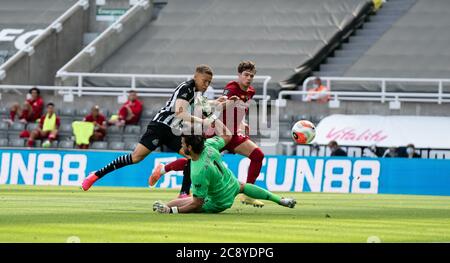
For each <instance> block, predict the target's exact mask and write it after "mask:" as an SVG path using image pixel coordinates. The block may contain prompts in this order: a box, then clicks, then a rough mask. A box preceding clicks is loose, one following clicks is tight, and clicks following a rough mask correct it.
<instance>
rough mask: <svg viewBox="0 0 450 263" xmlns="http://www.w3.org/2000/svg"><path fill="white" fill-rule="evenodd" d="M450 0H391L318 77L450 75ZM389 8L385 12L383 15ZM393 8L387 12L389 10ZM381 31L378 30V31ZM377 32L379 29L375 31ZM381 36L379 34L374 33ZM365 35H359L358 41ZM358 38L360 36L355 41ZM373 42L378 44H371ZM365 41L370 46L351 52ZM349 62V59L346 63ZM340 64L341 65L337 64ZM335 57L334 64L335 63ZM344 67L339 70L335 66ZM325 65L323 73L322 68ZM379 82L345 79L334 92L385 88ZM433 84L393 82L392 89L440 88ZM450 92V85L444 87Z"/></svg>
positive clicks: (437, 76) (419, 76) (334, 88)
mask: <svg viewBox="0 0 450 263" xmlns="http://www.w3.org/2000/svg"><path fill="white" fill-rule="evenodd" d="M449 8H450V2H449V1H445V0H432V1H426V0H391V1H388V2H387V3H385V4H384V5H383V7H382V8H381V9H380V10H379V12H378V13H377V15H374V16H372V17H371V21H370V22H368V23H366V24H364V26H363V28H362V29H360V30H358V31H357V33H356V35H355V37H350V39H349V42H348V44H346V45H343V48H342V50H338V51H336V52H335V56H334V57H330V58H328V63H327V64H325V65H324V67H322V66H321V68H320V69H321V70H320V71H318V72H315V74H316V75H322V74H323V75H324V76H343V77H348V78H352V77H370V78H377V77H378V78H424V79H447V78H448V76H449V75H450V70H449V69H450V62H449V61H450V51H449V45H448V42H449V41H450V37H449V36H448V34H446V33H445V32H446V31H447V28H448V26H450V18H449V16H448V15H447V14H448V10H449ZM383 12H384V13H383ZM386 12H387V14H386ZM377 30H378V31H377ZM374 32H375V33H374ZM372 33H373V34H380V37H379V38H378V37H376V36H375V38H374V36H373V35H372V36H371V34H372ZM358 36H359V39H356V38H357V37H358ZM355 39H356V40H355ZM370 41H372V43H370ZM361 42H364V43H365V44H366V45H367V46H365V47H360V48H361V50H362V51H363V52H362V53H360V52H358V51H357V50H353V51H351V50H349V49H351V48H354V47H356V46H355V45H359V44H358V43H361ZM343 60H347V61H348V62H344V61H343ZM330 61H331V62H332V63H340V65H337V64H332V65H330V63H329V62H330ZM333 61H334V62H333ZM333 67H334V68H335V69H336V67H337V68H340V69H339V70H334V69H332V68H333ZM322 69H323V71H322ZM380 89H381V85H380V84H379V83H370V82H367V81H357V82H355V81H348V82H346V81H340V83H336V84H334V85H333V86H332V90H333V91H371V92H373V91H379V90H380ZM437 90H438V88H437V84H433V83H421V82H416V83H387V85H386V91H390V92H415V93H424V92H430V91H433V92H437ZM442 91H443V92H447V93H448V92H450V83H449V82H446V83H443V85H442Z"/></svg>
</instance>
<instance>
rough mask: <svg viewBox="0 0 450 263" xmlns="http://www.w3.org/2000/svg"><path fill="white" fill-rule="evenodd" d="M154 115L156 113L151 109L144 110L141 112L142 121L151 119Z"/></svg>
mask: <svg viewBox="0 0 450 263" xmlns="http://www.w3.org/2000/svg"><path fill="white" fill-rule="evenodd" d="M156 113H157V111H155V110H153V109H146V110H144V111H143V112H142V118H143V119H152V118H153V117H154V116H155V114H156Z"/></svg>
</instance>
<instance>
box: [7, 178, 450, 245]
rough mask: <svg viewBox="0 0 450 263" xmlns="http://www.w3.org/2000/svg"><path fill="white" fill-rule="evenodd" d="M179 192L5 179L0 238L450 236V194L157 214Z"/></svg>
mask: <svg viewBox="0 0 450 263" xmlns="http://www.w3.org/2000/svg"><path fill="white" fill-rule="evenodd" d="M176 194H177V192H176V191H173V190H171V191H169V190H153V189H152V190H150V189H145V188H107V187H94V188H93V189H91V190H90V191H88V192H81V191H80V190H79V189H78V188H75V187H50V186H45V187H37V186H10V185H0V242H66V240H67V238H68V237H70V236H77V237H79V238H80V240H81V242H183V243H184V242H366V241H367V238H368V237H370V236H377V237H378V238H379V239H380V240H381V242H449V241H450V197H437V196H408V195H362V194H325V193H287V194H286V195H288V196H292V197H295V198H296V199H297V201H298V204H297V207H296V208H295V209H289V208H285V207H281V206H278V205H276V204H273V203H270V202H269V201H266V202H265V203H266V206H265V207H263V208H254V207H250V206H245V205H242V204H240V203H239V202H238V201H236V202H235V204H234V206H233V207H232V208H230V209H229V210H227V211H225V212H223V213H220V214H183V215H182V214H176V215H174V214H164V215H162V214H157V213H155V212H153V211H152V209H151V206H152V203H153V201H155V200H163V201H168V200H170V199H172V198H173V197H175V196H176Z"/></svg>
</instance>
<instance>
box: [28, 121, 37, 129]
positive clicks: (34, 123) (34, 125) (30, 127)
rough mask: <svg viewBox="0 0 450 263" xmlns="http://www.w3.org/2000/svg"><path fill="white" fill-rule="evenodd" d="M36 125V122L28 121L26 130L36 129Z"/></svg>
mask: <svg viewBox="0 0 450 263" xmlns="http://www.w3.org/2000/svg"><path fill="white" fill-rule="evenodd" d="M38 126H39V124H38V123H36V122H30V123H28V124H27V130H28V131H34V130H36V128H37V127H38Z"/></svg>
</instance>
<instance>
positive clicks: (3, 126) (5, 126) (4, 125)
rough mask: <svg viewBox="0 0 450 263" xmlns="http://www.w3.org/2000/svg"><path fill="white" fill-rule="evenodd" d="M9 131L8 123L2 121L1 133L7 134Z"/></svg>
mask: <svg viewBox="0 0 450 263" xmlns="http://www.w3.org/2000/svg"><path fill="white" fill-rule="evenodd" d="M8 129H9V125H8V123H6V122H4V121H0V133H6V132H8Z"/></svg>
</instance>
